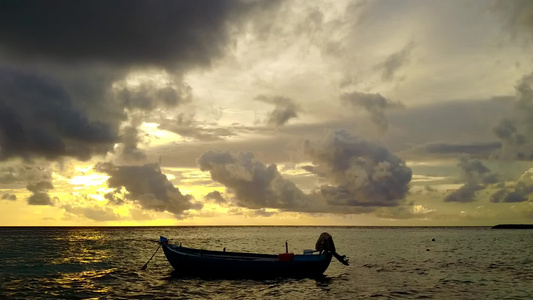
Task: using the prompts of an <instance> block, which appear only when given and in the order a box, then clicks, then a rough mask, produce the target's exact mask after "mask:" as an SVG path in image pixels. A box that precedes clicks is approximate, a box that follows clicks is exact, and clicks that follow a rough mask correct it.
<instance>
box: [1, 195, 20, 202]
mask: <svg viewBox="0 0 533 300" xmlns="http://www.w3.org/2000/svg"><path fill="white" fill-rule="evenodd" d="M2 200H11V201H15V200H17V196H16V195H14V194H8V193H5V194H3V195H2Z"/></svg>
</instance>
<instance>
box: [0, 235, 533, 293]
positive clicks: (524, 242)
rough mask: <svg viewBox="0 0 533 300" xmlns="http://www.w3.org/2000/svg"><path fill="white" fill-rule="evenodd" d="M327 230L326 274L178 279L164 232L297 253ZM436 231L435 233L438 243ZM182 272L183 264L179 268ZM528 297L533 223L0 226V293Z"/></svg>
mask: <svg viewBox="0 0 533 300" xmlns="http://www.w3.org/2000/svg"><path fill="white" fill-rule="evenodd" d="M322 232H329V233H330V234H331V235H332V236H333V240H334V241H335V244H336V247H337V251H338V252H339V253H340V254H345V255H347V256H348V257H349V258H350V263H351V264H350V266H344V265H342V264H341V263H339V262H338V261H336V260H333V261H332V262H331V265H330V267H329V268H328V270H327V271H326V273H325V277H324V278H321V279H274V280H202V279H197V278H182V277H179V276H176V275H175V274H174V273H172V271H173V269H172V267H171V266H170V264H169V263H168V262H167V260H166V258H165V257H164V254H163V251H161V250H159V252H158V253H157V254H156V256H155V257H154V259H153V260H152V261H151V262H150V264H149V266H148V269H146V270H144V271H141V270H140V269H141V267H142V266H143V265H144V264H145V263H146V261H147V260H148V259H149V258H150V256H151V255H152V254H153V252H154V251H155V250H156V248H157V244H156V243H154V242H153V241H154V240H156V239H158V237H159V235H164V236H166V237H168V238H169V239H170V241H171V242H174V243H179V242H181V243H183V245H184V246H189V247H199V248H205V249H214V250H222V249H223V248H224V247H226V248H227V250H228V251H243V252H264V253H280V252H284V250H285V241H288V242H289V248H290V250H291V251H294V252H295V253H301V252H302V250H303V249H310V248H313V247H314V244H315V242H316V240H317V238H318V236H319V235H320V233H322ZM432 239H434V241H432ZM179 272H183V273H186V272H187V270H179ZM370 297H372V298H376V299H391V298H395V299H396V298H412V299H431V298H434V299H532V298H533V230H491V229H490V228H486V227H475V228H472V227H466V228H391V227H368V228H366V227H141V228H0V298H2V299H4V298H5V299H31V298H50V299H56V298H70V299H72V298H74V299H86V298H94V299H98V298H100V299H126V298H127V299H139V298H142V299H147V298H148V299H169V298H174V299H255V298H259V299H364V298H370Z"/></svg>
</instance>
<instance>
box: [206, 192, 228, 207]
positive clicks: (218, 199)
mask: <svg viewBox="0 0 533 300" xmlns="http://www.w3.org/2000/svg"><path fill="white" fill-rule="evenodd" d="M205 199H207V200H212V201H214V202H215V203H218V204H224V203H227V202H228V200H226V199H225V198H224V197H223V196H222V194H221V193H220V192H219V191H212V192H211V193H209V194H207V195H205Z"/></svg>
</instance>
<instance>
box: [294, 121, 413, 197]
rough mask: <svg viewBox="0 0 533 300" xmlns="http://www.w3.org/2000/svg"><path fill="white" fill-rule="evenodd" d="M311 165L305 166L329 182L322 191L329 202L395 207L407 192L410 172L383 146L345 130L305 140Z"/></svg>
mask: <svg viewBox="0 0 533 300" xmlns="http://www.w3.org/2000/svg"><path fill="white" fill-rule="evenodd" d="M304 151H305V153H306V154H307V155H308V156H309V157H310V158H311V160H312V162H313V165H312V166H308V167H306V168H305V169H306V170H308V171H310V172H312V173H314V174H317V175H318V176H320V177H323V178H325V179H326V180H328V181H330V182H331V183H332V185H323V186H322V187H321V188H320V192H321V194H322V195H323V196H324V198H325V199H326V201H327V202H328V203H329V204H331V205H348V206H396V205H398V204H399V202H400V201H401V200H402V199H404V197H405V196H406V194H407V192H408V191H409V182H410V181H411V176H412V171H411V169H410V168H409V167H407V166H406V165H405V162H404V161H403V160H401V159H400V158H399V157H397V156H396V155H394V154H393V153H391V152H389V151H388V150H387V149H386V148H384V147H382V146H379V145H375V144H372V143H370V142H368V141H365V140H360V139H358V138H355V137H352V136H351V135H350V134H349V133H348V132H346V131H344V130H336V131H333V132H330V133H329V134H328V135H327V136H326V138H325V139H324V140H323V141H320V142H312V141H306V142H305V148H304Z"/></svg>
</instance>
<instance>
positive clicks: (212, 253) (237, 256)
mask: <svg viewBox="0 0 533 300" xmlns="http://www.w3.org/2000/svg"><path fill="white" fill-rule="evenodd" d="M164 246H166V248H167V249H168V250H170V251H172V252H174V253H176V254H178V255H184V256H190V257H204V258H212V259H226V260H247V261H279V256H278V255H277V254H263V253H247V252H229V251H217V250H204V249H196V248H188V247H183V246H179V245H172V244H166V245H164ZM180 250H184V251H180ZM328 256H331V254H328V253H321V254H295V255H294V257H295V258H300V257H302V258H306V259H308V258H311V257H312V258H315V259H317V258H323V259H327V257H328Z"/></svg>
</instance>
